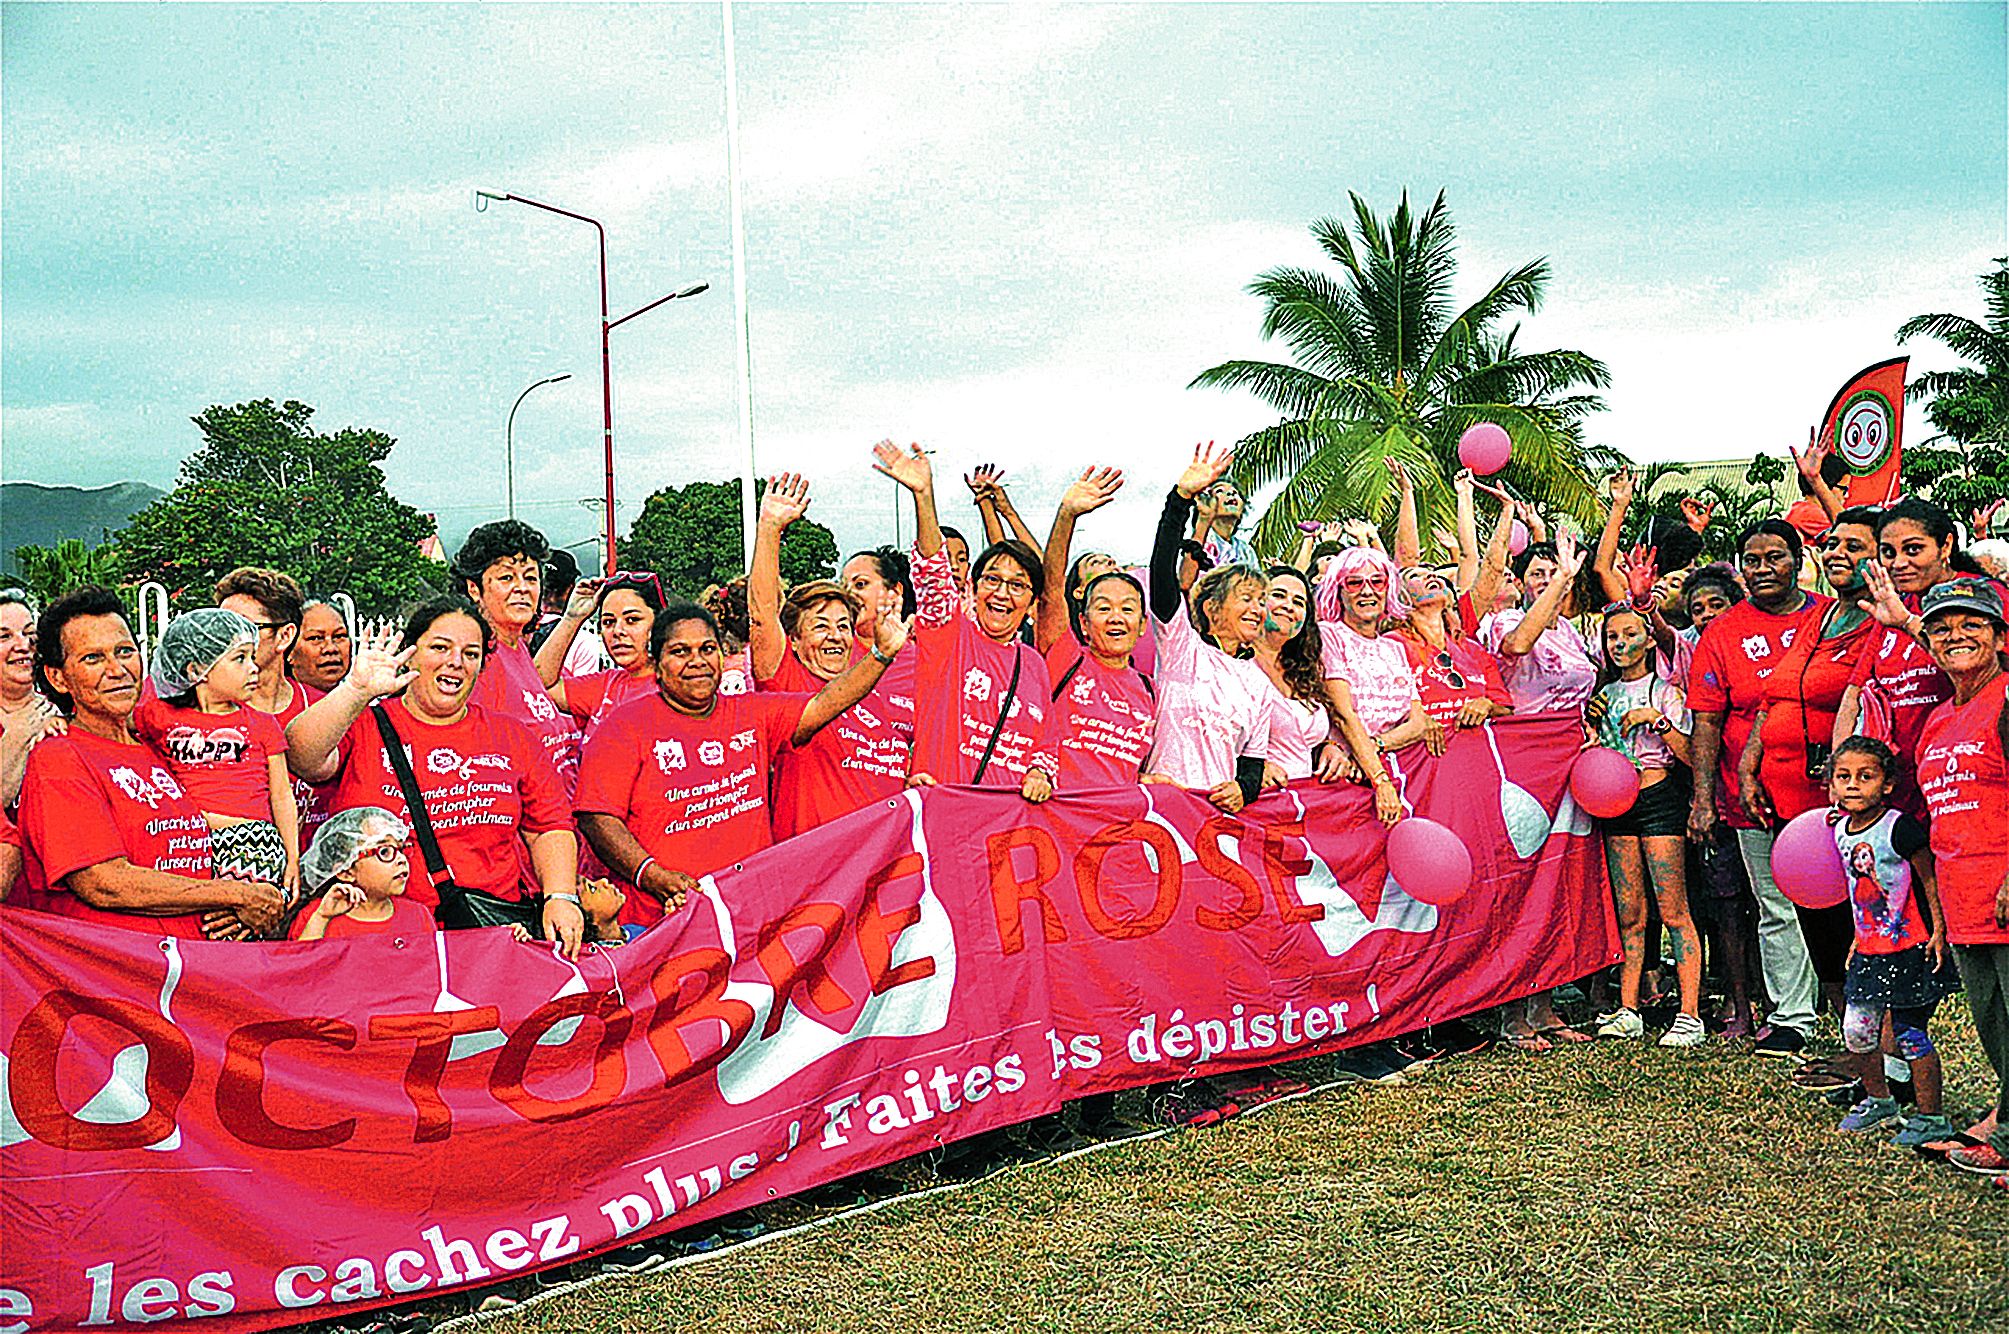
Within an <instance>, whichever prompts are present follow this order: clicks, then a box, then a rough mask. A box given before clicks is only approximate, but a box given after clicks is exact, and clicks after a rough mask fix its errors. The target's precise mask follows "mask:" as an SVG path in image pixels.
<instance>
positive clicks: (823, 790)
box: [746, 473, 914, 839]
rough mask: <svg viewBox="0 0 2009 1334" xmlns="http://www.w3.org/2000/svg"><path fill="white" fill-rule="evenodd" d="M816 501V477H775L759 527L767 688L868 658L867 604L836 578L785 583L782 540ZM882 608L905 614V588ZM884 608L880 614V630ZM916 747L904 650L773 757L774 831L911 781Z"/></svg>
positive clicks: (759, 614) (754, 597)
mask: <svg viewBox="0 0 2009 1334" xmlns="http://www.w3.org/2000/svg"><path fill="white" fill-rule="evenodd" d="M808 510H809V483H808V481H807V480H806V479H804V478H802V477H798V476H795V475H793V474H790V473H784V474H782V475H781V476H779V477H775V478H771V479H770V480H769V481H768V484H767V491H766V493H765V494H764V495H763V496H762V497H761V501H760V517H759V519H758V521H757V524H756V526H755V528H754V538H753V572H752V574H751V575H750V576H749V577H748V579H747V583H746V605H747V650H748V656H749V657H750V659H751V661H752V670H753V677H754V682H755V684H756V685H757V686H758V688H759V689H760V690H762V691H777V690H779V691H793V692H796V693H800V694H814V693H815V692H817V691H819V690H821V689H823V687H824V686H826V685H828V684H829V683H830V682H832V681H835V680H836V679H837V678H838V677H839V676H841V675H843V673H844V670H845V669H846V668H848V667H849V666H851V664H852V663H854V662H857V661H858V660H859V659H860V658H863V657H866V656H868V655H869V653H870V651H871V650H870V649H869V648H868V647H867V646H866V645H864V644H862V643H861V642H860V641H859V639H858V621H859V619H860V618H861V616H862V615H863V611H864V607H863V604H862V603H860V601H859V600H858V598H857V597H855V596H854V595H853V594H851V593H850V592H848V591H846V589H845V588H844V587H843V586H842V585H841V584H837V583H834V582H832V581H831V580H828V579H813V580H810V581H809V582H807V583H801V584H797V585H796V586H795V587H794V588H793V589H791V590H789V592H788V595H787V596H786V597H783V596H782V592H781V542H782V538H783V536H784V535H785V534H786V533H787V531H788V526H789V525H790V524H792V523H794V522H795V521H796V520H797V519H800V518H801V517H802V516H803V515H804V514H806V513H807V512H808ZM880 598H881V601H882V605H881V606H880V607H879V608H878V609H877V610H878V611H879V612H880V613H881V614H887V613H890V614H891V616H892V618H893V619H895V620H897V619H899V616H900V605H899V603H900V595H899V593H898V592H896V591H893V590H890V589H887V590H882V591H881V593H880ZM879 619H880V617H879V616H877V615H875V616H873V617H872V624H873V627H874V630H875V632H876V630H877V627H878V622H879ZM913 748H914V655H912V654H901V655H900V656H899V657H897V658H895V659H894V661H893V662H892V663H891V664H890V665H888V666H887V668H886V672H885V674H884V675H883V676H881V677H880V678H879V681H878V684H876V685H874V686H873V687H872V691H871V693H870V694H868V695H867V696H865V698H864V699H861V700H859V701H858V702H857V703H856V704H854V705H852V706H851V707H850V708H848V709H846V710H844V711H843V712H842V713H840V714H838V715H837V717H836V719H835V720H834V721H832V722H831V723H830V724H829V725H828V726H827V727H825V728H823V729H822V730H821V731H819V732H818V733H816V735H815V736H813V737H810V738H809V739H808V740H807V741H804V742H803V743H802V744H800V745H798V746H795V747H792V748H790V749H788V750H784V751H782V752H781V753H780V754H779V755H778V756H776V757H775V761H774V811H773V821H774V836H775V838H777V839H784V838H792V837H794V836H795V835H796V834H799V833H802V832H804V831H805V830H810V829H815V828H817V827H819V826H821V825H824V824H827V823H829V822H830V821H832V820H835V819H837V818H839V817H840V816H844V815H849V814H850V813H851V812H852V811H855V810H858V809H860V808H861V807H864V806H868V805H870V804H871V803H872V802H874V801H878V800H880V799H882V798H885V797H891V796H896V795H898V793H899V792H900V790H901V789H902V788H903V787H905V786H906V781H907V758H908V756H909V755H910V754H911V753H912V751H913Z"/></svg>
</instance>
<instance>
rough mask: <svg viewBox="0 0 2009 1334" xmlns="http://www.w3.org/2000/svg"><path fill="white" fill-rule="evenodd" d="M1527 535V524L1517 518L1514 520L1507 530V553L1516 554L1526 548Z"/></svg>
mask: <svg viewBox="0 0 2009 1334" xmlns="http://www.w3.org/2000/svg"><path fill="white" fill-rule="evenodd" d="M1528 536H1529V535H1528V526H1527V525H1526V524H1524V523H1522V522H1521V521H1520V520H1519V519H1516V520H1514V526H1513V527H1512V528H1511V529H1509V530H1508V532H1507V552H1508V554H1509V555H1514V556H1518V555H1520V554H1521V553H1522V552H1523V551H1526V550H1527V549H1528Z"/></svg>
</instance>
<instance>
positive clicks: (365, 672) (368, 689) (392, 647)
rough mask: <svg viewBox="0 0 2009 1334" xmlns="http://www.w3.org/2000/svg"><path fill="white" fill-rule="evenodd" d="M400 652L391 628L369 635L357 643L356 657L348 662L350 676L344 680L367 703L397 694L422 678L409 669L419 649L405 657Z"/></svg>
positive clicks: (415, 647)
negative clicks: (368, 700)
mask: <svg viewBox="0 0 2009 1334" xmlns="http://www.w3.org/2000/svg"><path fill="white" fill-rule="evenodd" d="M397 648H398V634H397V631H395V630H393V629H391V628H390V627H389V626H384V627H381V628H379V629H376V630H373V631H371V632H369V633H368V634H366V635H364V636H363V637H362V638H360V639H358V640H357V641H356V647H355V652H354V655H353V656H352V657H351V658H350V659H349V674H348V676H346V677H344V678H343V679H344V680H346V681H347V682H348V683H349V685H350V686H351V687H352V688H353V689H355V690H357V691H359V692H361V694H362V696H363V698H365V699H382V698H383V697H384V696H386V695H395V694H397V693H398V692H399V691H400V690H403V689H404V688H405V687H406V686H408V685H410V684H411V683H412V682H414V681H416V680H418V679H419V674H418V673H417V672H415V671H413V670H412V669H411V668H410V667H408V666H406V664H407V663H409V662H410V661H411V660H412V654H414V653H416V652H418V645H416V644H414V645H413V646H412V647H410V648H408V649H406V650H405V651H404V652H402V653H400V652H398V651H397Z"/></svg>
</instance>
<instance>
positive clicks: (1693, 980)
mask: <svg viewBox="0 0 2009 1334" xmlns="http://www.w3.org/2000/svg"><path fill="white" fill-rule="evenodd" d="M1602 639H1603V644H1604V659H1605V664H1606V666H1605V675H1606V677H1607V678H1608V679H1607V680H1606V681H1605V683H1604V684H1603V685H1602V686H1601V687H1599V689H1598V692H1597V693H1596V694H1595V695H1593V696H1591V698H1590V701H1589V703H1587V704H1586V705H1585V706H1584V721H1585V723H1586V724H1587V728H1586V731H1587V732H1588V734H1589V737H1590V740H1591V742H1592V744H1595V745H1601V746H1608V747H1610V748H1611V749H1613V750H1615V751H1618V752H1619V753H1620V754H1621V755H1624V756H1625V757H1626V758H1627V759H1629V760H1631V761H1632V763H1633V767H1634V768H1636V769H1638V770H1639V796H1638V798H1637V799H1636V800H1634V802H1633V803H1632V809H1631V810H1629V811H1627V812H1626V813H1625V814H1624V815H1621V816H1619V817H1617V818H1616V819H1611V820H1606V821H1605V822H1604V850H1605V860H1606V862H1607V864H1608V865H1609V866H1610V868H1611V888H1612V893H1613V895H1614V896H1615V897H1616V899H1617V901H1618V926H1619V933H1620V935H1621V937H1622V938H1623V941H1624V946H1625V959H1624V962H1623V963H1621V964H1620V965H1619V983H1618V992H1619V1008H1618V1009H1616V1010H1613V1011H1611V1012H1610V1013H1609V1014H1605V1015H1600V1016H1599V1018H1598V1027H1597V1035H1598V1036H1599V1037H1601V1038H1640V1037H1644V1036H1645V1035H1646V1025H1645V1023H1644V1022H1643V1021H1642V1020H1641V1019H1640V1016H1639V979H1640V973H1641V969H1642V964H1643V962H1644V959H1645V953H1646V891H1647V883H1648V881H1649V879H1650V880H1651V882H1652V886H1653V895H1654V898H1655V899H1656V900H1657V901H1658V903H1659V906H1660V920H1661V925H1662V928H1663V929H1664V930H1665V931H1666V932H1667V934H1668V952H1669V953H1670V954H1671V955H1672V956H1673V961H1674V970H1675V976H1676V977H1677V978H1678V979H1679V980H1680V986H1681V1013H1679V1014H1678V1015H1676V1016H1675V1017H1674V1023H1673V1025H1672V1027H1670V1028H1669V1029H1668V1030H1667V1032H1666V1033H1665V1034H1664V1035H1662V1037H1661V1039H1660V1045H1661V1046H1663V1047H1693V1046H1695V1045H1697V1044H1698V1043H1700V1042H1701V1041H1702V1040H1703V1039H1704V1038H1705V1037H1707V1036H1708V1032H1707V1030H1706V1029H1704V1028H1703V1026H1702V1015H1701V1010H1700V1006H1701V1000H1702V942H1701V940H1700V939H1699V938H1698V937H1697V936H1696V933H1695V923H1694V921H1693V920H1692V919H1691V918H1690V917H1689V915H1688V885H1687V872H1686V865H1685V862H1684V856H1685V851H1686V840H1687V825H1688V783H1687V779H1686V772H1687V771H1686V769H1685V768H1684V767H1682V766H1685V765H1686V764H1687V763H1688V733H1689V726H1690V725H1689V719H1688V707H1687V705H1686V704H1685V703H1683V702H1682V698H1681V692H1680V691H1679V690H1678V689H1676V688H1675V687H1674V685H1673V684H1672V683H1671V682H1669V681H1667V680H1665V679H1663V678H1662V677H1660V676H1659V675H1657V674H1656V673H1655V672H1654V670H1653V631H1652V629H1651V627H1649V626H1648V624H1647V621H1646V617H1645V616H1644V615H1643V614H1642V613H1641V612H1640V611H1639V610H1637V609H1636V608H1633V607H1615V608H1613V609H1612V610H1610V611H1607V612H1606V613H1605V616H1604V629H1603V635H1602Z"/></svg>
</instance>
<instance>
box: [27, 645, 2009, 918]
mask: <svg viewBox="0 0 2009 1334" xmlns="http://www.w3.org/2000/svg"><path fill="white" fill-rule="evenodd" d="M2005 688H2009V675H2000V676H1997V677H1996V678H1995V679H1994V680H1993V681H1990V682H1989V683H1988V684H1987V685H1986V686H1984V687H1982V689H1981V692H1980V693H1979V694H1977V695H1976V696H1975V697H1974V698H1973V699H1970V700H1968V701H1967V702H1966V703H1965V704H1955V703H1953V702H1952V701H1951V700H1948V701H1947V702H1946V703H1944V704H1942V705H1940V706H1939V707H1938V708H1936V709H1934V710H1933V711H1932V715H1931V716H1930V717H1929V718H1927V719H1926V720H1925V728H1924V731H1923V733H1922V734H1921V735H1920V737H1919V744H1918V785H1919V788H1920V789H1921V790H1922V791H1923V792H1924V793H1925V801H1926V805H1927V806H1928V807H1930V808H1931V811H1932V859H1933V863H1934V866H1935V869H1936V873H1937V876H1938V880H1939V902H1940V906H1941V907H1942V908H1944V909H1945V910H1946V938H1947V939H1948V940H1950V941H1952V942H1953V943H1954V944H1956V945H2009V929H2004V928H2002V927H1999V926H1997V925H1995V893H1996V891H1997V890H1999V889H2001V888H2002V878H2003V876H2004V875H2005V874H2009V760H2005V757H2004V756H2003V753H2002V735H2001V732H2000V730H1999V729H2000V726H2001V718H2002V708H2003V700H2004V698H2005V694H2004V691H2005ZM42 744H43V745H45V746H46V745H47V744H48V743H47V742H46V741H45V742H43V743H42ZM37 753H38V754H39V753H40V752H39V750H38V751H37Z"/></svg>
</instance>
